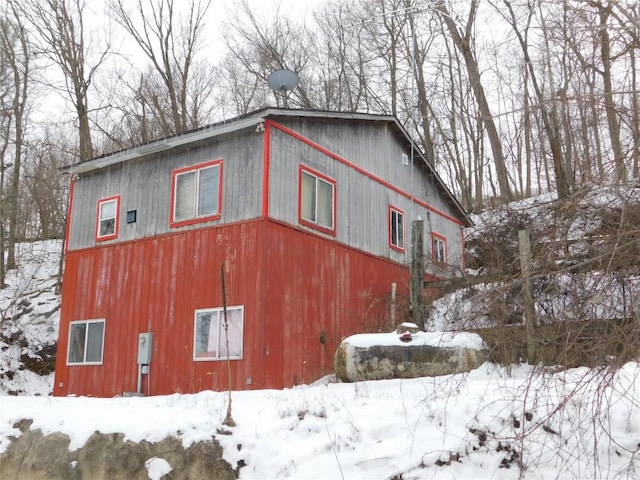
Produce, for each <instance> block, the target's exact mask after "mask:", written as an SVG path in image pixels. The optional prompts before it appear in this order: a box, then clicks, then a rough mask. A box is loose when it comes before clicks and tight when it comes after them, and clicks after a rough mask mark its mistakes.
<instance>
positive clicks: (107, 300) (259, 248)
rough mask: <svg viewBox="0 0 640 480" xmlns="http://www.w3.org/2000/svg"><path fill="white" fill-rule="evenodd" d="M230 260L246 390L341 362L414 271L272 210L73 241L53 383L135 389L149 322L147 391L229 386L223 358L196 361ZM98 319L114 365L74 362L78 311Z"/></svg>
mask: <svg viewBox="0 0 640 480" xmlns="http://www.w3.org/2000/svg"><path fill="white" fill-rule="evenodd" d="M223 262H225V265H226V278H225V280H226V287H227V295H228V303H229V304H230V305H243V306H244V308H245V318H244V348H243V352H244V354H243V358H242V360H234V361H232V362H231V367H232V382H233V385H232V388H234V389H237V390H239V389H246V388H282V387H284V386H291V385H294V384H297V383H302V382H308V381H312V380H314V379H316V378H318V377H319V376H321V375H323V374H326V373H328V372H330V371H331V368H332V360H333V352H334V351H335V348H336V346H337V345H338V344H339V342H340V341H341V339H342V338H343V337H344V336H347V335H350V334H353V333H356V332H362V331H367V330H369V331H371V330H373V331H375V330H376V329H377V326H378V322H379V321H380V320H381V318H382V317H383V316H384V315H387V313H386V304H385V303H384V297H385V296H386V295H387V294H388V292H389V291H390V288H391V282H394V281H395V282H397V283H398V285H399V288H400V289H402V288H403V286H405V285H406V284H407V281H408V271H407V269H406V268H404V267H402V266H400V265H398V264H395V263H393V262H390V261H387V260H383V259H377V258H375V257H373V256H370V255H367V254H364V253H362V252H358V251H356V250H354V249H351V248H348V247H344V246H339V245H336V244H335V242H331V241H329V240H325V239H323V238H320V237H318V236H316V235H310V234H307V233H304V232H301V231H299V230H297V229H294V228H291V227H290V226H286V225H283V224H279V223H276V222H273V221H269V220H257V221H252V222H247V223H243V224H235V225H230V226H221V227H209V228H204V229H199V230H190V231H187V232H183V233H181V234H179V235H164V236H160V237H156V238H149V239H142V240H139V241H137V242H128V243H118V244H114V245H109V246H104V247H99V248H94V249H90V250H81V251H70V252H69V253H68V256H67V264H66V271H65V281H64V286H63V307H62V312H61V322H60V337H59V343H58V352H59V354H58V357H57V364H56V379H55V386H54V394H55V395H69V394H76V395H96V396H112V395H120V394H122V393H124V392H128V391H129V392H131V391H135V389H136V385H137V365H136V358H137V340H138V334H139V333H141V332H147V331H148V332H153V333H154V343H153V353H152V361H151V366H150V375H149V377H148V378H149V382H148V384H147V377H146V376H145V377H144V378H145V381H144V383H143V387H144V388H143V389H144V391H145V392H150V393H151V394H168V393H174V392H195V391H199V390H203V389H214V390H216V389H220V390H224V389H225V388H226V387H227V382H226V378H227V377H226V363H225V362H224V361H211V362H196V361H193V321H194V312H195V310H196V309H201V308H213V307H220V306H221V305H222V299H221V293H220V292H221V288H220V268H221V265H222V263H223ZM93 318H104V319H105V322H106V325H105V344H104V359H103V364H102V365H98V366H67V365H66V354H67V346H68V345H67V344H68V335H69V322H70V321H74V320H86V319H93ZM322 332H324V335H323V338H324V339H325V343H321V341H320V338H321V333H322ZM249 381H250V384H249V383H248V382H249Z"/></svg>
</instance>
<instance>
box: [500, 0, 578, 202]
mask: <svg viewBox="0 0 640 480" xmlns="http://www.w3.org/2000/svg"><path fill="white" fill-rule="evenodd" d="M503 2H504V5H505V6H506V8H507V11H508V16H505V18H506V19H507V21H508V22H509V24H510V26H511V28H512V29H513V32H514V33H515V35H516V38H517V39H518V43H519V44H520V48H521V49H522V54H523V56H524V63H525V65H526V66H527V68H528V70H529V78H530V80H531V84H532V85H533V90H534V92H535V95H536V98H537V103H538V108H539V109H540V113H541V116H542V122H543V125H544V129H545V132H546V134H547V138H548V141H549V146H550V148H551V154H552V156H553V170H554V174H555V180H556V189H557V191H558V196H559V197H561V198H566V197H567V196H569V194H570V193H571V182H570V180H569V176H568V174H567V170H566V165H565V162H564V157H563V154H562V145H561V142H562V137H561V133H560V121H559V119H558V114H557V111H556V108H555V104H553V105H552V108H551V109H548V108H547V106H546V103H545V98H544V95H543V92H542V88H541V86H540V82H539V81H538V75H537V72H536V70H535V68H534V64H533V60H532V59H531V56H530V55H529V42H528V38H527V36H528V29H529V26H530V23H531V19H532V17H533V12H534V10H533V9H532V8H529V10H528V13H527V16H526V23H525V28H524V31H521V30H520V28H519V27H518V19H517V18H516V14H515V12H514V10H513V8H512V6H511V3H510V2H509V1H507V0H503Z"/></svg>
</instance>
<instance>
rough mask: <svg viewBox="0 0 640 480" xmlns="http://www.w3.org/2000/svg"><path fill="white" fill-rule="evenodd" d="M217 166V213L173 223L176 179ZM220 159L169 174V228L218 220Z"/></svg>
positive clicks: (220, 180) (221, 167) (220, 187)
mask: <svg viewBox="0 0 640 480" xmlns="http://www.w3.org/2000/svg"><path fill="white" fill-rule="evenodd" d="M215 165H219V167H220V172H219V175H218V211H217V212H216V213H214V214H212V215H207V216H205V217H195V218H188V219H186V220H180V221H174V219H173V218H174V214H175V208H176V178H177V177H178V175H180V174H181V173H186V172H191V171H195V170H201V169H203V168H207V167H213V166H215ZM222 169H223V165H222V158H218V159H216V160H211V161H209V162H204V163H198V164H197V165H189V166H187V167H182V168H177V169H175V170H174V171H173V172H172V173H171V206H170V212H169V228H178V227H184V226H186V225H194V224H196V223H203V222H210V221H212V220H219V219H220V216H221V215H222V214H221V212H222Z"/></svg>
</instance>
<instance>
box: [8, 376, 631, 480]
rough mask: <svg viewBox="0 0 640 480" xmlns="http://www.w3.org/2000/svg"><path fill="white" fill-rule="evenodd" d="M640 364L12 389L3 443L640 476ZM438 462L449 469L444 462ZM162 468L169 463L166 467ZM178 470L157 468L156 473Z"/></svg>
mask: <svg viewBox="0 0 640 480" xmlns="http://www.w3.org/2000/svg"><path fill="white" fill-rule="evenodd" d="M639 379H640V364H638V363H629V364H627V365H625V366H624V367H623V368H622V369H621V370H620V371H619V372H617V373H615V374H614V373H613V372H611V371H609V370H591V369H586V368H580V369H574V370H569V371H565V372H558V373H554V374H552V373H548V371H546V370H537V369H533V368H532V367H528V366H522V367H513V368H512V370H511V372H508V371H507V370H506V369H505V368H501V367H496V366H494V365H492V364H488V363H487V364H485V365H483V366H482V367H481V368H479V369H476V370H474V371H472V372H470V373H468V374H460V375H452V376H444V377H436V378H420V379H412V380H383V381H375V382H360V383H355V384H327V385H319V386H303V387H297V388H294V389H286V390H256V391H245V392H233V417H234V420H235V422H236V423H237V427H235V428H230V429H228V430H229V431H230V432H231V435H220V434H218V433H217V431H218V430H219V429H225V428H226V427H224V426H222V425H221V422H222V420H223V419H224V417H225V413H226V399H227V395H226V394H225V393H216V392H202V393H199V394H195V395H179V394H176V395H169V396H158V397H149V398H113V399H97V398H85V397H79V398H72V397H68V398H51V397H49V398H42V397H21V398H15V397H0V451H3V450H5V449H6V448H7V446H8V443H9V440H8V438H9V436H11V435H14V436H19V435H20V432H19V431H18V430H17V429H16V428H13V425H14V424H15V423H16V422H17V421H18V420H20V419H23V418H30V419H33V424H32V427H31V428H33V429H40V430H42V431H43V433H45V434H47V433H52V432H62V433H64V434H67V435H69V436H70V437H71V445H70V448H71V449H76V448H79V447H81V446H82V445H83V444H84V443H85V442H86V440H87V439H88V438H89V436H90V435H91V434H92V433H93V432H94V431H96V430H97V431H100V432H102V433H105V434H106V433H113V432H123V433H124V434H125V435H126V438H127V439H129V440H132V441H136V442H137V441H141V440H143V439H145V440H148V441H159V440H160V439H162V438H164V437H165V436H168V435H173V436H176V437H178V438H180V439H181V440H182V442H183V444H184V445H185V446H189V445H190V444H192V443H193V442H198V441H200V440H206V439H210V438H211V437H212V436H215V437H216V439H217V440H218V441H219V442H220V443H221V445H222V446H223V448H224V456H225V458H226V459H227V460H228V461H229V462H230V463H231V465H232V466H234V467H235V466H236V465H237V464H238V462H239V461H240V460H242V461H244V462H245V463H246V466H245V467H243V468H242V469H241V470H240V472H241V478H244V479H266V478H268V479H279V478H283V479H284V478H292V479H336V478H346V479H371V478H376V479H385V478H390V477H392V476H393V475H398V474H400V473H402V475H403V476H402V478H403V479H409V478H411V479H433V478H437V479H449V478H451V479H453V478H458V479H460V478H474V479H490V478H491V479H517V478H518V465H519V463H520V464H521V466H522V468H526V478H527V479H548V478H562V479H585V478H590V479H591V478H607V479H608V478H610V479H617V478H619V479H623V478H627V479H629V478H640V383H639V382H638V380H639ZM437 464H441V466H438V465H437ZM156 467H157V469H156ZM168 467H169V465H165V464H164V463H163V462H157V464H155V466H154V465H152V464H150V466H149V468H150V470H149V472H150V475H151V474H152V473H153V475H154V476H157V475H160V473H158V472H160V471H165V470H167V469H168Z"/></svg>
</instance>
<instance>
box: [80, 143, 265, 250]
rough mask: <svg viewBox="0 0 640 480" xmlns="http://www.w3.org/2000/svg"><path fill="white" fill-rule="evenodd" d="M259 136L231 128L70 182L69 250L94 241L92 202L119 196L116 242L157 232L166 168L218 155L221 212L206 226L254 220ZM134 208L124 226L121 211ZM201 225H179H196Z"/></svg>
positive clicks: (164, 203)
mask: <svg viewBox="0 0 640 480" xmlns="http://www.w3.org/2000/svg"><path fill="white" fill-rule="evenodd" d="M262 138H263V137H262V135H261V134H258V133H255V132H254V131H253V130H251V131H245V132H236V133H235V134H230V135H225V136H224V137H221V138H216V139H215V140H214V141H211V142H210V143H206V144H200V145H198V146H195V147H192V148H186V149H185V148H182V149H176V150H170V151H168V152H162V153H157V154H153V155H149V156H147V157H144V158H143V159H139V160H138V159H136V160H130V161H128V162H125V163H120V164H116V165H112V166H110V167H106V168H104V169H102V170H97V171H94V172H91V173H83V174H81V175H80V176H79V178H78V179H77V181H76V182H75V189H74V199H73V211H72V215H71V222H70V230H69V244H68V248H69V249H70V250H77V249H79V248H88V247H92V246H94V245H96V242H95V228H94V227H95V224H96V215H97V208H98V201H99V200H100V199H103V198H107V197H111V196H113V195H120V196H121V204H120V212H119V213H120V216H119V234H118V238H117V239H115V240H109V241H108V242H100V243H116V242H121V241H127V240H134V239H139V238H145V237H150V236H154V235H162V234H164V233H168V232H170V231H176V229H171V228H169V223H170V222H169V220H170V219H169V215H170V211H171V188H172V175H171V174H172V171H173V170H175V169H177V168H181V167H185V166H190V165H196V164H200V163H204V162H207V161H211V160H215V159H222V161H223V165H224V167H223V168H224V172H223V177H222V194H223V197H222V210H221V217H220V219H219V220H215V221H213V222H210V223H211V224H222V223H232V222H237V221H242V220H247V219H251V218H257V217H258V216H259V215H260V213H261V207H262V191H261V190H262V188H261V187H262V166H263V164H262ZM129 210H136V212H137V215H136V217H137V218H136V222H135V223H131V224H127V222H126V213H127V211H129ZM200 227H202V224H196V225H194V226H187V227H181V228H180V230H185V229H191V228H200Z"/></svg>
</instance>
